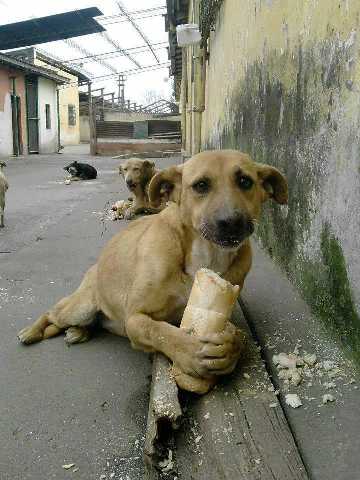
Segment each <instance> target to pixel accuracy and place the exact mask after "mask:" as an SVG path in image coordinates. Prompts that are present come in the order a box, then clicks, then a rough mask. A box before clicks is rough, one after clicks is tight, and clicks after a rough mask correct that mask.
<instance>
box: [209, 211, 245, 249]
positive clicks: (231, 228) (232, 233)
mask: <svg viewBox="0 0 360 480" xmlns="http://www.w3.org/2000/svg"><path fill="white" fill-rule="evenodd" d="M200 232H201V234H202V236H203V237H204V238H205V239H206V240H209V241H211V242H213V243H216V244H217V245H219V246H220V247H222V248H237V247H239V246H240V245H241V243H242V242H243V241H244V240H245V239H246V238H247V237H249V236H250V235H251V234H252V233H254V224H253V222H252V221H251V219H250V218H248V217H247V216H245V215H243V214H236V215H234V216H231V217H219V218H216V219H215V220H214V221H212V222H209V223H207V222H206V223H204V224H203V225H202V227H201V229H200Z"/></svg>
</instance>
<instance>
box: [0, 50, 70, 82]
mask: <svg viewBox="0 0 360 480" xmlns="http://www.w3.org/2000/svg"><path fill="white" fill-rule="evenodd" d="M1 65H6V66H8V67H11V68H14V69H16V70H21V71H22V72H25V73H28V74H32V75H36V76H38V77H44V78H48V79H49V80H53V81H54V82H56V83H60V84H61V83H69V79H68V78H65V77H62V76H61V75H58V74H56V73H55V72H51V70H48V69H47V68H43V67H37V66H36V65H32V64H31V63H27V62H23V61H21V60H18V59H16V58H12V57H9V55H6V54H5V53H1V52H0V66H1Z"/></svg>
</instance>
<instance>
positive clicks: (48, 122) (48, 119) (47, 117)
mask: <svg viewBox="0 0 360 480" xmlns="http://www.w3.org/2000/svg"><path fill="white" fill-rule="evenodd" d="M45 122H46V129H47V130H50V129H51V115H50V105H49V104H48V103H45Z"/></svg>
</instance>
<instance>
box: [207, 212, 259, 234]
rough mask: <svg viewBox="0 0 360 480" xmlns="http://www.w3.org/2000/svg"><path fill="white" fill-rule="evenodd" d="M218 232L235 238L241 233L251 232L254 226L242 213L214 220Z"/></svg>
mask: <svg viewBox="0 0 360 480" xmlns="http://www.w3.org/2000/svg"><path fill="white" fill-rule="evenodd" d="M216 225H217V229H218V232H219V233H220V235H222V236H224V237H234V238H237V237H239V236H240V235H241V234H244V233H249V234H252V233H253V231H254V226H253V224H252V222H251V221H250V220H249V219H247V218H246V217H245V216H244V215H234V216H231V217H224V218H219V219H218V220H217V222H216Z"/></svg>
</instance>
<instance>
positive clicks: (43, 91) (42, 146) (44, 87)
mask: <svg viewBox="0 0 360 480" xmlns="http://www.w3.org/2000/svg"><path fill="white" fill-rule="evenodd" d="M38 97H39V99H38V108H39V119H40V120H39V153H54V152H57V151H58V116H57V100H56V83H55V82H53V81H52V80H48V79H46V78H41V77H39V90H38ZM47 103H48V104H49V105H50V116H51V128H50V129H47V128H46V114H45V105H46V104H47Z"/></svg>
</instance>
